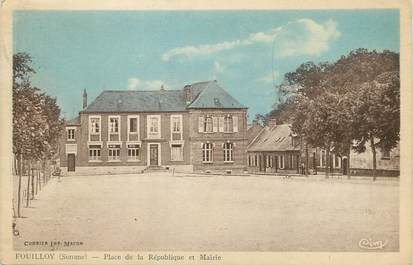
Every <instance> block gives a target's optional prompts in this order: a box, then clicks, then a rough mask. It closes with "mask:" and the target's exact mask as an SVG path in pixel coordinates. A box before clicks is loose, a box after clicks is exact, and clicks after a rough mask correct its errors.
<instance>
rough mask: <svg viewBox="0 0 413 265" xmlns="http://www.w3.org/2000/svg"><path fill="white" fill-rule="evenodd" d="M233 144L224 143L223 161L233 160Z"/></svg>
mask: <svg viewBox="0 0 413 265" xmlns="http://www.w3.org/2000/svg"><path fill="white" fill-rule="evenodd" d="M233 147H234V145H233V144H232V143H224V161H225V162H233V160H232V150H233Z"/></svg>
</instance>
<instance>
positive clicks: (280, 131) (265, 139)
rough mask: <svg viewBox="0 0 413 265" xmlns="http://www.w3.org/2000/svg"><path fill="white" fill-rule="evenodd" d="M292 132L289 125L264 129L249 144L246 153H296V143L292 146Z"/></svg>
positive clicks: (298, 148)
mask: <svg viewBox="0 0 413 265" xmlns="http://www.w3.org/2000/svg"><path fill="white" fill-rule="evenodd" d="M291 135H292V131H291V128H290V125H289V124H279V125H274V126H271V127H265V128H264V129H263V130H262V131H261V133H260V134H259V135H258V136H257V138H256V139H255V140H254V141H253V142H252V143H251V145H250V146H249V148H248V151H296V150H300V146H299V144H298V143H296V144H294V146H293V145H292V141H291Z"/></svg>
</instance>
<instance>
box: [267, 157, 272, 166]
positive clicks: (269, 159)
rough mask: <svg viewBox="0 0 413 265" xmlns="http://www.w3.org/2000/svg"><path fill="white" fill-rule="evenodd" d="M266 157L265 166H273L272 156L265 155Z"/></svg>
mask: <svg viewBox="0 0 413 265" xmlns="http://www.w3.org/2000/svg"><path fill="white" fill-rule="evenodd" d="M267 159H268V163H267V166H268V167H273V163H272V159H273V157H272V156H267Z"/></svg>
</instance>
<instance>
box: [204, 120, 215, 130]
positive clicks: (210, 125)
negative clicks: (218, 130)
mask: <svg viewBox="0 0 413 265" xmlns="http://www.w3.org/2000/svg"><path fill="white" fill-rule="evenodd" d="M204 132H213V119H212V116H206V117H205V121H204Z"/></svg>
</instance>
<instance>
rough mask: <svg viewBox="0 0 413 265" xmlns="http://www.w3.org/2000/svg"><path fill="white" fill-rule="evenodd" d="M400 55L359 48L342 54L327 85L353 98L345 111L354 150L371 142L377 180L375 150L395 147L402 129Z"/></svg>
mask: <svg viewBox="0 0 413 265" xmlns="http://www.w3.org/2000/svg"><path fill="white" fill-rule="evenodd" d="M399 64H400V62H399V54H398V53H395V52H391V51H388V50H384V51H383V52H377V51H375V50H373V51H368V50H367V49H357V50H354V51H352V52H350V53H349V54H348V55H347V56H342V57H341V58H340V59H339V60H338V61H337V62H336V63H335V64H334V66H333V67H332V69H331V73H330V74H329V76H328V78H327V79H326V84H327V85H328V86H329V87H331V90H333V91H335V93H339V94H341V95H343V96H345V97H347V98H349V99H350V102H351V104H349V106H348V108H347V111H346V113H348V116H349V119H351V123H349V124H348V126H350V127H348V128H352V130H351V134H350V135H346V137H347V138H349V139H352V140H355V141H356V145H355V147H354V149H355V150H356V151H357V152H364V151H365V144H366V143H369V144H370V147H371V150H372V155H373V179H374V180H375V179H376V149H377V147H379V148H381V149H383V150H390V149H392V148H394V147H395V146H396V145H397V143H398V141H399V132H400V80H399Z"/></svg>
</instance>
